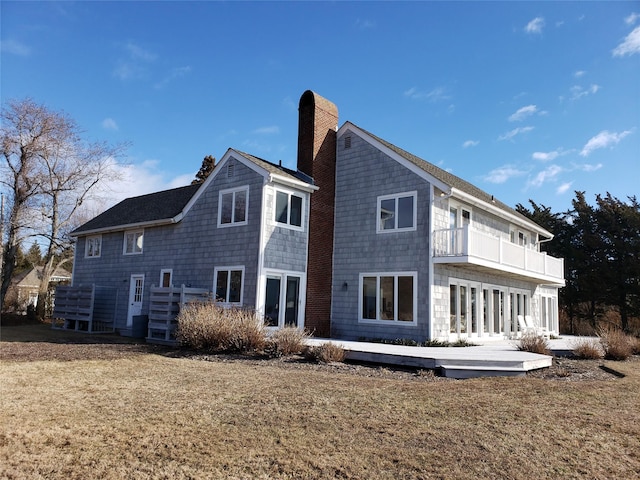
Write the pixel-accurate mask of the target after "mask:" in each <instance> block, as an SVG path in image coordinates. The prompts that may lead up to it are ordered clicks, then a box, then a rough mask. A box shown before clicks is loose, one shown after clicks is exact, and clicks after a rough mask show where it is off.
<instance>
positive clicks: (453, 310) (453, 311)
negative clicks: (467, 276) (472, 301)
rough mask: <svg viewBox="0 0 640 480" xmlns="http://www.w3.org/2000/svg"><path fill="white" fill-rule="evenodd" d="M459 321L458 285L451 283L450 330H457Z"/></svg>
mask: <svg viewBox="0 0 640 480" xmlns="http://www.w3.org/2000/svg"><path fill="white" fill-rule="evenodd" d="M457 322H458V286H457V285H449V332H450V333H456V332H457Z"/></svg>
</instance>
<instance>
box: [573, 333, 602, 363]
mask: <svg viewBox="0 0 640 480" xmlns="http://www.w3.org/2000/svg"><path fill="white" fill-rule="evenodd" d="M573 354H574V355H575V356H576V357H578V358H583V359H586V360H597V359H599V358H602V357H604V350H603V349H602V345H601V343H600V340H598V339H597V338H593V337H590V338H580V339H578V340H576V341H575V342H574V343H573Z"/></svg>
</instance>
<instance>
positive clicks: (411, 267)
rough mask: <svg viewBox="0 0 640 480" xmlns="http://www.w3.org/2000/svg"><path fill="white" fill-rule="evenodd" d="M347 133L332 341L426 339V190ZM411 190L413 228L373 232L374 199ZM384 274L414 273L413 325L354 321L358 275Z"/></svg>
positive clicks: (339, 184) (340, 173) (339, 181)
mask: <svg viewBox="0 0 640 480" xmlns="http://www.w3.org/2000/svg"><path fill="white" fill-rule="evenodd" d="M345 134H346V135H350V136H351V148H349V149H344V148H343V142H342V141H341V139H338V152H337V153H338V156H337V167H336V215H335V239H334V261H333V266H334V271H333V303H332V332H331V333H332V336H337V337H341V338H346V339H358V338H387V339H393V338H404V337H410V338H414V339H416V340H426V339H427V338H428V337H429V305H428V304H427V301H428V288H429V277H428V275H429V210H430V208H429V196H430V185H429V183H428V182H426V181H425V180H424V179H422V178H420V177H419V176H418V175H416V174H414V173H412V172H411V171H409V170H408V169H406V168H404V167H403V166H401V165H400V164H399V163H397V162H396V161H395V160H393V159H391V158H389V157H388V156H386V155H385V154H383V153H382V152H380V151H379V150H377V149H376V148H374V147H373V146H371V145H370V144H369V143H367V142H365V141H363V140H362V139H361V138H359V137H358V136H357V135H355V134H353V133H350V132H348V131H347V132H346V133H345ZM409 191H416V192H417V198H416V204H417V229H416V230H415V231H408V232H396V233H384V234H378V233H376V225H377V199H378V197H379V196H381V195H388V194H397V193H401V192H409ZM382 272H417V274H418V275H417V285H416V286H414V288H417V292H418V306H417V324H416V325H411V326H407V325H402V324H399V323H393V324H391V323H390V324H388V325H382V324H380V325H377V324H376V325H374V324H370V323H361V322H359V321H358V303H359V300H360V295H361V293H360V291H359V276H360V274H361V273H382ZM345 282H346V284H347V287H346V288H345V286H344V284H345Z"/></svg>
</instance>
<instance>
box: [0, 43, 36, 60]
mask: <svg viewBox="0 0 640 480" xmlns="http://www.w3.org/2000/svg"><path fill="white" fill-rule="evenodd" d="M0 51H3V52H5V53H10V54H12V55H19V56H21V57H27V56H29V55H31V48H29V47H28V46H26V45H25V44H24V43H21V42H18V41H17V40H2V41H1V42H0Z"/></svg>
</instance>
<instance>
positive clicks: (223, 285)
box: [216, 270, 229, 302]
mask: <svg viewBox="0 0 640 480" xmlns="http://www.w3.org/2000/svg"><path fill="white" fill-rule="evenodd" d="M228 279H229V272H228V271H226V270H220V271H218V276H217V278H216V301H218V302H226V301H227V281H228Z"/></svg>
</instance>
